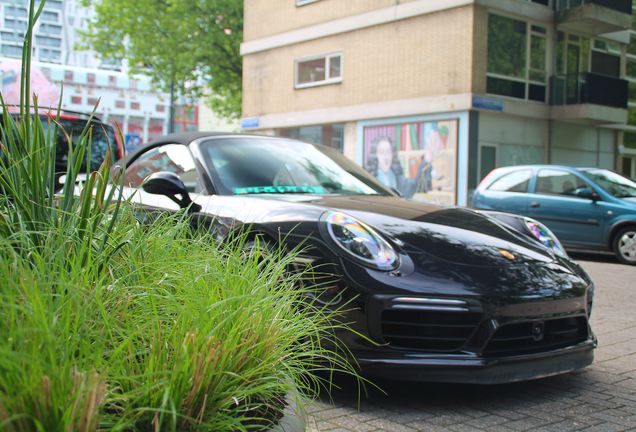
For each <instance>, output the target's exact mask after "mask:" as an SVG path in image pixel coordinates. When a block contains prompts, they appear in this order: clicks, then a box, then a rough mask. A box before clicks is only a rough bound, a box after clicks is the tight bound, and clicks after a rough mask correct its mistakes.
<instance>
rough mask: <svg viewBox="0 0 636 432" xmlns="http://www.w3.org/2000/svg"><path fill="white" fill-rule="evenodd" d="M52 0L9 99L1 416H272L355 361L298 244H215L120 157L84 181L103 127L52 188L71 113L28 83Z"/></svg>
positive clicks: (1, 125)
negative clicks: (166, 207) (49, 105)
mask: <svg viewBox="0 0 636 432" xmlns="http://www.w3.org/2000/svg"><path fill="white" fill-rule="evenodd" d="M43 4H44V2H41V3H39V9H37V10H36V9H35V1H34V0H31V5H30V14H29V23H30V25H29V29H28V32H27V36H26V41H25V44H24V55H23V73H22V99H21V104H20V113H19V115H10V113H9V111H8V108H7V107H6V106H5V104H4V102H2V105H3V106H2V109H3V113H2V121H1V122H0V145H1V147H0V430H6V431H34V430H37V431H95V430H125V431H134V430H144V431H146V430H153V431H155V430H156V431H159V430H162V431H163V430H173V431H176V430H179V431H182V430H183V431H188V430H197V431H199V430H210V431H244V430H266V429H267V428H269V427H270V426H271V425H272V424H275V423H276V422H277V420H278V419H279V417H280V416H281V412H282V408H283V407H284V406H285V404H286V400H285V396H286V395H287V394H288V393H289V391H290V389H292V388H300V390H301V391H300V394H303V395H307V396H312V395H315V394H316V392H317V391H318V389H319V387H320V381H319V379H318V378H317V377H316V375H314V372H316V371H319V370H324V369H328V370H344V371H350V370H351V368H350V366H349V365H348V363H347V362H346V361H345V360H344V358H343V357H341V356H340V355H339V354H337V353H335V352H333V351H329V350H327V349H325V348H324V346H323V343H324V342H325V341H326V340H329V339H332V338H331V336H330V335H332V334H333V327H332V326H331V325H332V324H331V323H332V322H333V318H334V316H333V315H332V313H327V312H326V311H324V310H322V309H320V308H317V307H314V306H313V305H311V304H310V303H308V302H307V301H305V299H306V298H307V296H306V294H307V293H306V292H305V291H304V288H301V287H302V284H301V283H299V279H300V278H302V277H303V276H302V275H299V274H290V272H289V271H288V269H289V268H291V267H292V262H293V260H294V256H295V254H294V253H288V252H285V251H272V250H271V249H270V248H259V246H258V242H257V243H256V245H255V246H252V245H251V244H250V247H246V245H247V243H246V241H247V240H246V238H245V237H239V238H237V239H234V240H233V241H231V242H229V243H227V244H218V243H217V242H216V241H215V239H214V238H213V236H212V235H211V234H209V233H205V232H196V233H195V232H193V231H192V229H191V227H190V224H189V218H188V215H187V213H179V214H175V215H162V216H159V217H158V218H157V219H156V220H155V221H154V222H153V224H152V225H143V224H140V223H139V222H138V221H137V218H136V216H137V212H138V211H139V209H135V208H133V207H132V205H131V204H130V203H129V202H126V201H123V200H122V199H121V196H120V190H121V188H120V187H117V186H116V185H117V182H118V180H119V179H120V178H121V177H117V178H115V179H114V180H110V179H109V175H110V168H111V167H110V157H108V156H107V157H106V160H105V161H104V163H103V164H102V166H101V167H100V168H99V170H98V171H96V172H92V173H89V175H88V177H87V180H86V182H85V183H84V185H83V187H82V188H78V187H77V185H76V180H77V176H78V174H79V170H80V167H81V165H82V161H84V160H90V140H91V129H90V127H87V128H86V130H85V131H84V132H83V133H82V134H81V136H80V137H78V138H79V139H69V140H68V142H69V143H72V142H77V143H78V144H77V145H76V146H75V147H72V146H71V148H69V154H68V168H67V172H66V182H65V184H64V186H63V190H62V192H61V193H60V194H56V193H55V189H56V185H55V184H54V182H55V172H54V155H55V154H56V148H55V136H56V135H57V132H55V133H49V132H47V131H55V129H56V128H58V127H59V126H57V121H56V119H55V116H53V117H51V118H50V120H48V124H43V123H42V120H40V116H39V115H38V114H39V109H38V107H37V99H35V98H33V105H31V103H30V102H29V101H30V99H29V95H30V94H31V93H30V89H29V87H28V81H29V80H28V77H29V69H30V51H31V49H30V46H31V42H30V41H31V36H32V28H33V23H34V22H35V19H36V18H37V16H38V14H39V12H40V10H41V8H42V6H43ZM58 112H59V110H58ZM87 124H90V122H88V123H87ZM63 132H64V131H63ZM87 166H90V164H87ZM246 250H248V251H249V252H245V251H246ZM330 342H333V343H337V342H335V340H331V341H330Z"/></svg>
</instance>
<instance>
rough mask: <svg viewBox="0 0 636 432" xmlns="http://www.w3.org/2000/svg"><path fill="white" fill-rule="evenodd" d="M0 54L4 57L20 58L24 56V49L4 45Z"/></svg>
mask: <svg viewBox="0 0 636 432" xmlns="http://www.w3.org/2000/svg"><path fill="white" fill-rule="evenodd" d="M0 53H2V55H6V56H7V57H20V56H22V47H19V46H17V45H2V49H1V50H0Z"/></svg>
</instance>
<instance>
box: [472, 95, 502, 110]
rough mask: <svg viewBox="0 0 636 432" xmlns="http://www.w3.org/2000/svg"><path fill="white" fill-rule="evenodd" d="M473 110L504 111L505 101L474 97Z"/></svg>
mask: <svg viewBox="0 0 636 432" xmlns="http://www.w3.org/2000/svg"><path fill="white" fill-rule="evenodd" d="M473 108H477V109H486V110H491V111H503V101H502V100H499V99H494V98H488V97H484V96H473Z"/></svg>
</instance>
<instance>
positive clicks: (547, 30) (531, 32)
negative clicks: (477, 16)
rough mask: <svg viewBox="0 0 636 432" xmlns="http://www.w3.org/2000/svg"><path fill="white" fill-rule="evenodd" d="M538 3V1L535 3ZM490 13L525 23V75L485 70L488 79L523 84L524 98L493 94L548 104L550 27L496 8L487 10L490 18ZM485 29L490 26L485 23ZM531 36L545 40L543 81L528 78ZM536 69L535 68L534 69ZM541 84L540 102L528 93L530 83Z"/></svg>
mask: <svg viewBox="0 0 636 432" xmlns="http://www.w3.org/2000/svg"><path fill="white" fill-rule="evenodd" d="M535 4H538V3H535ZM539 6H543V5H539ZM491 15H497V16H500V17H504V18H509V19H513V20H516V21H522V22H524V23H525V24H526V68H525V69H526V73H525V77H523V78H518V77H510V76H507V75H501V74H497V73H494V72H488V71H486V79H488V77H491V78H496V79H502V80H507V81H513V82H518V83H522V84H524V85H525V94H524V98H523V99H521V98H516V97H513V96H506V95H500V94H493V96H496V97H503V98H510V99H512V100H525V101H530V102H537V103H543V104H546V105H549V104H550V88H549V87H550V79H549V77H550V59H551V58H552V44H551V43H550V41H551V40H553V38H554V35H553V34H552V31H551V29H550V28H549V27H548V26H547V25H546V24H545V23H541V22H537V21H532V20H528V19H526V18H520V17H518V16H515V15H511V14H507V13H502V12H501V11H496V10H488V19H489V20H490V16H491ZM533 26H536V27H540V28H543V29H544V30H545V33H541V32H537V31H535V30H533V29H532V27H533ZM487 27H488V28H487V30H488V29H489V28H490V27H489V25H488V24H487ZM532 36H535V37H540V38H543V39H544V40H545V81H544V82H539V81H535V80H531V79H530V68H531V62H530V59H531V55H532V53H531V50H532ZM535 70H536V69H535ZM532 84H534V85H542V86H545V101H543V102H541V101H535V100H533V99H530V98H529V97H528V96H529V94H530V85H532Z"/></svg>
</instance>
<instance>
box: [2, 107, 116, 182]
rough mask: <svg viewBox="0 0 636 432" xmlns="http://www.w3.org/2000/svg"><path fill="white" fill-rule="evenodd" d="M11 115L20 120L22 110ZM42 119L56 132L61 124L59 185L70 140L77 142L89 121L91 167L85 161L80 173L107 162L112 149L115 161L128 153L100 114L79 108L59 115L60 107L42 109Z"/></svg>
mask: <svg viewBox="0 0 636 432" xmlns="http://www.w3.org/2000/svg"><path fill="white" fill-rule="evenodd" d="M11 115H12V116H13V117H14V119H18V117H19V113H18V112H16V111H15V110H13V111H12V112H11ZM39 116H40V119H41V121H42V124H43V125H44V126H45V131H50V132H51V133H53V131H54V130H55V128H56V124H55V121H57V122H58V124H57V140H56V141H57V147H56V158H55V170H56V173H57V175H56V180H57V181H56V184H57V185H59V186H60V187H61V185H60V184H59V179H60V178H61V177H62V176H63V175H64V174H65V173H66V162H67V157H68V144H69V142H68V139H69V138H70V139H71V142H72V144H73V145H76V144H77V142H78V139H79V137H80V136H81V134H82V132H83V131H84V129H85V128H86V125H87V124H88V123H89V119H90V127H91V128H92V134H91V137H92V141H91V148H90V152H91V154H90V164H89V165H90V166H89V167H87V165H86V162H84V163H83V164H82V166H81V168H80V174H86V173H88V172H90V171H95V170H97V169H98V168H99V166H100V165H101V164H102V162H103V161H104V158H105V157H106V152H107V150H108V149H109V148H110V154H111V158H112V159H113V162H114V161H116V160H118V159H121V158H122V157H123V155H124V151H123V146H122V145H121V143H120V142H119V139H118V137H117V135H116V134H115V130H114V129H113V127H112V126H110V125H108V124H106V123H104V122H102V121H101V119H100V118H99V117H95V116H93V117H92V118H91V116H90V115H89V114H85V113H80V112H76V111H68V110H63V111H61V112H60V114H59V119H58V120H55V119H56V118H57V110H54V111H46V112H43V111H40V112H39ZM2 121H3V120H2V116H0V126H2Z"/></svg>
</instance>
